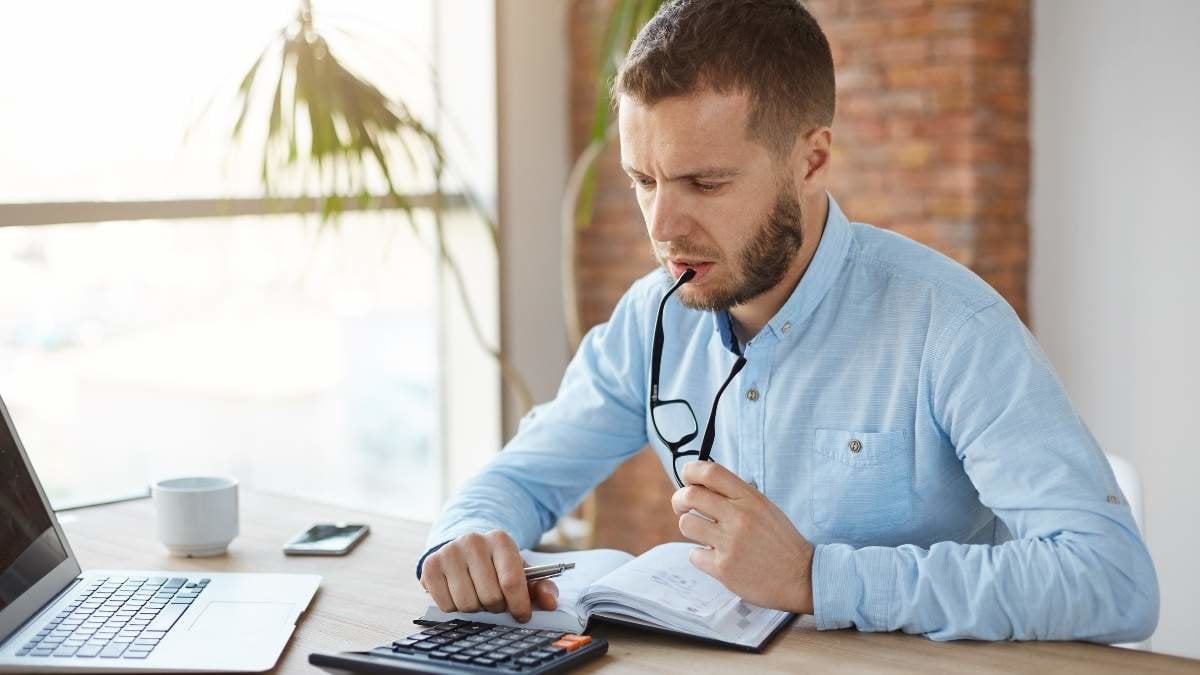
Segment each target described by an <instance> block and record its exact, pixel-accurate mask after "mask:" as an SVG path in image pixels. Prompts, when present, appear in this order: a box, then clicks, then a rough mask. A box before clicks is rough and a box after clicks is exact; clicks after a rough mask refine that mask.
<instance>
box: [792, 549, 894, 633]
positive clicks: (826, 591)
mask: <svg viewBox="0 0 1200 675" xmlns="http://www.w3.org/2000/svg"><path fill="white" fill-rule="evenodd" d="M894 554H895V549H890V548H884V547H881V546H870V547H867V548H860V549H855V548H854V547H852V546H850V545H848V544H820V545H818V546H817V547H816V551H815V552H814V553H813V567H812V584H813V587H812V590H813V616H814V618H815V619H816V623H817V630H832V629H836V628H850V627H852V626H853V627H856V628H858V630H861V631H888V630H893V627H892V624H893V622H892V617H891V611H892V594H893V592H894V583H895V575H894V573H893V571H892V570H893V566H892V557H893V555H894Z"/></svg>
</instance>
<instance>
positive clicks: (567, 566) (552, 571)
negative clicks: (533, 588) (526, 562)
mask: <svg viewBox="0 0 1200 675" xmlns="http://www.w3.org/2000/svg"><path fill="white" fill-rule="evenodd" d="M573 569H575V563H570V562H569V563H554V564H552V565H535V566H533V567H526V568H525V580H526V581H541V580H542V579H552V578H554V577H557V576H559V575H560V574H562V573H563V572H566V571H567V570H573Z"/></svg>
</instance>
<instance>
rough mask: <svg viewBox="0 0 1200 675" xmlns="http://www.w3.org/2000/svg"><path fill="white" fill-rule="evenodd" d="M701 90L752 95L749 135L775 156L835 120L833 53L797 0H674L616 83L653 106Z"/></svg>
mask: <svg viewBox="0 0 1200 675" xmlns="http://www.w3.org/2000/svg"><path fill="white" fill-rule="evenodd" d="M702 89H712V90H713V91H716V92H719V93H731V92H736V91H744V92H746V93H748V94H749V96H750V100H751V103H750V120H749V123H748V124H747V130H748V131H749V135H750V138H751V139H753V140H756V141H759V142H761V143H762V144H764V145H766V146H767V148H768V149H770V150H772V151H773V152H774V153H775V155H776V157H781V156H783V155H786V154H787V153H788V152H789V151H791V149H792V145H793V144H794V143H795V141H796V136H797V135H798V134H801V133H807V132H808V131H810V130H812V129H814V128H816V127H819V126H829V125H831V124H832V123H833V110H834V105H835V94H834V79H833V56H832V55H831V54H830V51H829V42H828V41H827V40H826V39H825V34H824V33H823V32H822V31H821V27H820V26H819V25H817V20H816V19H814V18H813V16H812V14H809V13H808V10H806V9H805V8H804V7H803V6H802V5H801V4H800V2H799V0H672V2H669V3H667V4H665V5H663V7H662V9H660V10H659V12H658V14H656V15H655V16H654V18H652V19H651V20H650V22H649V23H647V24H646V25H645V26H644V27H643V28H642V30H641V32H640V33H638V36H637V38H636V39H635V40H634V41H633V45H632V46H631V47H630V49H629V55H628V57H627V58H626V59H625V62H624V63H623V64H622V65H621V68H620V70H619V71H618V72H617V77H616V80H615V81H614V83H613V91H612V96H613V102H614V104H615V103H616V101H617V100H618V98H619V97H620V96H621V95H626V96H630V97H632V98H634V99H636V100H638V101H640V102H642V103H645V104H647V105H652V104H654V103H656V102H658V101H660V100H662V99H664V98H668V97H671V96H680V95H684V94H691V93H695V92H698V91H701V90H702Z"/></svg>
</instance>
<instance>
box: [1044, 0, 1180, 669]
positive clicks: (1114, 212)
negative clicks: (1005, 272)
mask: <svg viewBox="0 0 1200 675" xmlns="http://www.w3.org/2000/svg"><path fill="white" fill-rule="evenodd" d="M1033 31H1034V40H1033V66H1032V78H1033V107H1032V113H1031V123H1032V147H1033V181H1032V185H1033V192H1032V199H1031V204H1030V220H1031V226H1032V240H1031V246H1032V269H1031V280H1030V281H1031V298H1030V300H1031V313H1032V323H1033V328H1034V332H1035V333H1036V334H1037V336H1038V338H1039V340H1040V341H1041V343H1042V345H1043V347H1044V348H1045V349H1046V351H1047V353H1048V354H1049V356H1050V359H1051V360H1052V361H1053V362H1054V365H1055V367H1056V368H1057V369H1058V371H1059V374H1060V375H1061V376H1062V378H1063V380H1064V382H1065V384H1066V387H1067V390H1068V391H1069V393H1070V395H1071V397H1072V399H1073V400H1074V402H1075V404H1076V407H1077V408H1078V410H1079V412H1080V414H1082V416H1083V418H1084V420H1085V421H1086V422H1087V423H1088V425H1089V426H1090V427H1091V429H1092V431H1093V432H1094V433H1095V435H1096V437H1097V438H1098V439H1099V441H1100V444H1101V445H1102V446H1103V447H1104V448H1105V450H1106V451H1107V452H1109V453H1112V454H1116V455H1120V456H1123V457H1125V458H1127V459H1129V460H1131V461H1132V462H1133V463H1134V464H1135V465H1136V467H1137V468H1138V471H1139V472H1140V474H1141V477H1142V481H1143V487H1144V493H1145V496H1146V504H1145V513H1146V521H1145V530H1146V532H1145V535H1146V538H1147V542H1148V544H1149V546H1150V552H1151V554H1152V555H1153V557H1154V562H1155V566H1156V568H1157V570H1158V575H1159V584H1160V592H1161V598H1162V612H1161V615H1160V621H1159V627H1158V631H1157V632H1156V633H1155V635H1154V637H1153V638H1152V640H1151V647H1152V649H1153V650H1154V651H1162V652H1168V653H1173V654H1179V655H1184V656H1191V657H1200V640H1197V639H1196V638H1197V637H1198V636H1200V618H1197V614H1196V608H1197V607H1200V574H1197V570H1200V489H1198V485H1197V483H1198V479H1200V434H1197V433H1196V431H1195V430H1193V429H1192V428H1191V425H1192V423H1193V422H1196V421H1198V418H1200V299H1198V298H1197V294H1200V209H1198V207H1197V201H1198V199H1200V2H1196V1H1195V0H1155V1H1154V2H1128V1H1127V0H1037V1H1036V3H1035V6H1034V20H1033Z"/></svg>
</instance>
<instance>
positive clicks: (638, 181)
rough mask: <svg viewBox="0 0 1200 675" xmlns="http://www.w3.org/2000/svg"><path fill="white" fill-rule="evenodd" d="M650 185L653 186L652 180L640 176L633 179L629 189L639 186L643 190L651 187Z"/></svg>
mask: <svg viewBox="0 0 1200 675" xmlns="http://www.w3.org/2000/svg"><path fill="white" fill-rule="evenodd" d="M652 185H654V179H653V178H647V177H645V176H641V177H639V178H634V179H633V182H632V183H630V185H629V187H638V186H641V187H644V188H648V187H651V186H652Z"/></svg>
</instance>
